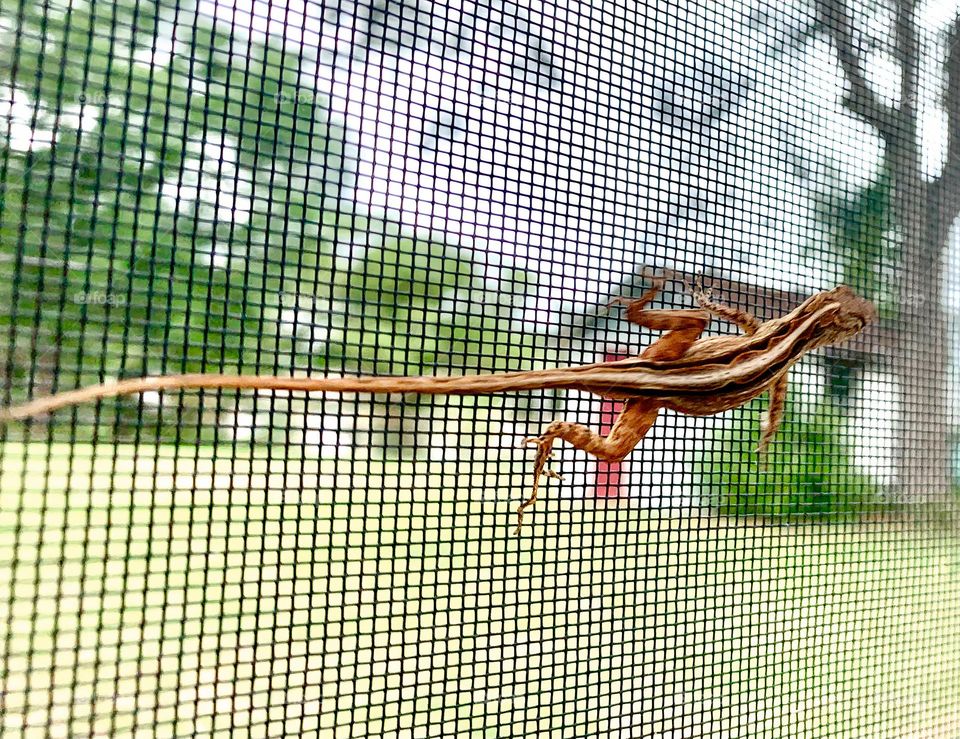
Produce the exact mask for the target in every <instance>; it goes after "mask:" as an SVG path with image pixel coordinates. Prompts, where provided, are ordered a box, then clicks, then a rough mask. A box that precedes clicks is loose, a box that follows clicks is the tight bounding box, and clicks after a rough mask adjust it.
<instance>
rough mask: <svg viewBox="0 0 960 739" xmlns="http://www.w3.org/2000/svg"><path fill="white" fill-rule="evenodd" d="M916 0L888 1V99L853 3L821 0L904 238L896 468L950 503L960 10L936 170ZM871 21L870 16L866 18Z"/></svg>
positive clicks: (914, 489) (906, 490) (915, 497)
mask: <svg viewBox="0 0 960 739" xmlns="http://www.w3.org/2000/svg"><path fill="white" fill-rule="evenodd" d="M918 5H919V3H918V1H917V0H887V2H884V3H881V6H882V9H885V10H888V11H890V13H891V16H892V33H891V36H892V43H891V45H890V53H891V54H892V55H893V56H894V58H895V59H896V62H897V65H898V67H899V70H898V71H899V79H900V83H899V88H900V89H899V95H898V97H899V99H898V100H897V101H896V102H889V101H887V100H885V99H884V98H883V97H882V96H881V94H880V93H879V92H878V91H877V90H876V89H875V88H874V87H873V86H872V85H871V83H870V81H869V78H868V72H867V64H866V56H867V53H868V48H869V46H870V44H869V43H866V42H865V41H864V38H865V36H866V34H865V32H861V30H860V27H861V26H864V27H865V26H866V23H865V22H864V23H861V24H858V22H857V21H858V19H857V18H856V17H855V16H854V14H853V12H852V10H851V7H850V5H849V4H848V2H847V1H846V0H819V1H818V3H817V12H818V21H819V26H820V28H821V29H822V30H823V31H824V32H825V33H826V34H827V36H828V37H829V39H830V40H831V42H832V44H833V47H834V49H835V51H836V55H837V59H838V62H839V65H840V68H841V69H842V71H843V75H844V77H845V79H846V83H847V89H846V93H845V95H844V98H843V105H844V107H845V108H846V109H847V110H848V111H850V112H851V113H852V114H853V115H855V116H856V117H858V118H859V119H861V120H862V121H864V122H866V123H867V124H869V125H870V126H872V127H874V128H875V129H876V131H877V134H878V136H879V137H880V140H881V141H882V142H883V147H884V152H883V157H884V160H885V162H886V164H887V167H888V168H889V172H890V179H891V186H892V188H893V196H892V198H891V200H890V202H891V204H892V220H893V225H894V226H895V228H896V230H897V236H898V244H899V270H898V285H899V293H898V299H897V301H896V308H897V311H898V315H897V328H898V329H899V332H900V336H901V339H900V341H899V346H900V350H899V351H898V352H896V353H895V355H894V356H893V357H892V358H891V359H892V362H893V368H894V371H895V373H896V376H897V379H898V392H899V398H900V417H899V424H898V429H897V434H896V438H897V444H898V448H897V452H896V462H895V463H896V471H897V487H898V489H899V491H900V494H901V495H902V496H903V497H904V498H905V499H907V500H910V501H914V502H929V503H935V504H938V505H942V504H947V503H949V502H950V500H951V497H952V496H951V484H952V479H951V458H950V457H951V455H950V448H949V441H948V440H949V436H950V431H951V429H950V422H949V413H948V396H947V394H948V387H949V383H948V370H949V361H948V353H947V351H948V335H947V321H946V317H945V315H944V310H943V300H942V297H943V296H942V283H943V279H942V278H943V269H944V250H945V248H946V245H947V239H948V236H949V233H950V229H951V226H952V225H953V222H954V221H955V220H956V218H957V216H958V215H960V16H957V18H956V19H955V20H954V22H953V23H952V25H951V28H950V29H949V31H948V32H947V34H946V43H947V54H946V59H945V62H944V79H945V86H944V89H943V95H942V100H943V107H944V111H945V113H946V120H947V136H948V144H947V152H946V159H945V162H944V164H943V167H942V169H941V171H940V173H939V175H938V176H936V177H934V178H932V179H928V178H925V176H924V174H923V172H922V169H921V142H920V138H919V128H920V124H919V113H920V105H919V94H920V92H921V85H920V62H921V53H922V51H921V49H922V47H921V34H920V29H919V27H918V20H917V12H918ZM865 20H866V19H864V21H865Z"/></svg>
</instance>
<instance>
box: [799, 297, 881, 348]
mask: <svg viewBox="0 0 960 739" xmlns="http://www.w3.org/2000/svg"><path fill="white" fill-rule="evenodd" d="M821 309H826V310H825V311H824V313H823V316H822V318H821V324H820V332H819V336H818V337H817V340H816V346H825V345H827V344H836V343H839V342H841V341H844V340H845V339H849V338H850V337H851V336H855V335H856V334H858V333H860V332H861V331H862V330H863V329H864V327H865V326H867V325H868V324H871V323H873V322H874V321H876V320H877V309H876V307H875V306H874V305H873V303H871V302H870V301H869V300H867V299H866V298H861V297H860V296H859V295H857V294H856V293H855V292H854V291H853V290H851V289H850V288H849V287H847V286H846V285H839V286H838V287H835V288H833V290H825V291H824V292H822V293H817V294H816V295H814V296H813V297H811V298H809V299H808V300H807V301H806V302H805V303H804V304H803V305H802V306H801V307H800V309H799V310H802V311H803V312H804V313H805V314H806V315H809V314H811V313H815V312H817V311H819V310H821Z"/></svg>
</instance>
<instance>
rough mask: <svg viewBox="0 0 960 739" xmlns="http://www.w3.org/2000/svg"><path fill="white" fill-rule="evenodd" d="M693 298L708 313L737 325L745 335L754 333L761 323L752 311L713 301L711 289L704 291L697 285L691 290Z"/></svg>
mask: <svg viewBox="0 0 960 739" xmlns="http://www.w3.org/2000/svg"><path fill="white" fill-rule="evenodd" d="M693 299H694V300H696V301H697V305H699V306H700V307H701V308H703V310H705V311H707V312H708V313H711V314H713V315H715V316H717V317H719V318H723V319H725V320H727V321H730V323H733V324H736V325H737V326H739V327H740V329H741V330H742V331H743V333H745V334H747V336H752V335H753V334H755V333H756V332H757V329H758V328H760V326H761V325H762V321H761V320H760V319H759V318H757V317H756V316H755V315H753V314H752V313H748V312H747V311H745V310H740V309H739V308H734V307H733V306H730V305H724V304H723V303H715V302H714V301H713V294H712V291H710V290H708V291H704V290H703V288H702V287H697V288H696V289H695V290H694V291H693Z"/></svg>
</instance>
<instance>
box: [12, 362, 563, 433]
mask: <svg viewBox="0 0 960 739" xmlns="http://www.w3.org/2000/svg"><path fill="white" fill-rule="evenodd" d="M577 384H578V383H577V382H576V375H575V374H574V375H568V374H567V373H565V372H564V371H563V370H538V371H533V372H502V373H497V374H490V375H465V376H458V377H435V376H431V375H423V376H414V377H399V376H398V377H392V376H389V375H381V376H366V377H364V376H360V377H277V376H257V375H218V374H206V373H196V374H184V375H159V376H147V377H135V378H130V379H126V380H118V381H116V382H107V383H103V384H102V385H91V386H89V387H83V388H79V389H77V390H67V391H65V392H62V393H57V394H55V395H49V396H47V397H43V398H37V399H36V400H31V401H29V402H27V403H23V404H21V405H15V406H11V407H9V408H2V409H0V423H6V422H9V421H17V420H22V419H25V418H31V417H33V416H39V415H43V414H46V413H52V412H53V411H56V410H58V409H60V408H66V407H69V406H74V405H80V404H82V403H89V402H92V401H95V400H102V399H104V398H113V397H117V396H120V395H137V394H140V393H146V392H163V391H179V390H200V389H205V388H206V389H222V390H286V391H296V392H305V393H418V394H421V395H489V394H492V393H503V392H512V391H521V390H535V389H539V388H555V387H574V386H576V385H577Z"/></svg>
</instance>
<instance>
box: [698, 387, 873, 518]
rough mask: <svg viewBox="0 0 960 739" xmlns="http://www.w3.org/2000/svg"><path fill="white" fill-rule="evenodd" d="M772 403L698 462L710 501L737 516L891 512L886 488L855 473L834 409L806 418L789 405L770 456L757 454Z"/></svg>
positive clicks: (753, 408) (759, 405) (757, 406)
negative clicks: (762, 423)
mask: <svg viewBox="0 0 960 739" xmlns="http://www.w3.org/2000/svg"><path fill="white" fill-rule="evenodd" d="M764 407H765V403H764V402H756V401H755V402H753V403H751V404H749V405H748V406H747V407H746V412H747V413H748V414H749V415H748V418H749V421H748V422H747V423H745V424H743V425H742V426H739V427H738V428H737V430H736V431H726V432H724V433H721V434H719V435H717V436H716V437H715V438H714V439H713V440H712V442H710V445H709V446H708V448H707V450H706V451H705V453H704V454H703V456H702V458H701V459H699V460H698V462H697V469H696V475H697V478H698V483H699V487H700V491H701V495H702V497H703V500H704V502H705V503H706V504H707V505H709V506H710V507H711V508H712V509H713V510H715V511H716V512H717V513H721V514H725V515H736V516H775V517H778V516H810V515H813V516H840V517H843V516H855V515H863V514H867V513H874V512H878V511H879V510H882V509H883V508H884V506H883V503H882V496H881V492H880V489H879V487H878V486H877V485H876V484H875V483H874V482H872V481H871V480H870V478H869V477H867V476H866V475H864V474H860V473H857V472H855V471H854V470H853V467H852V464H851V452H850V447H849V445H848V443H847V440H846V436H845V433H844V430H843V428H842V425H843V416H842V414H840V413H839V412H838V411H837V410H836V409H835V408H832V407H831V406H830V405H829V403H827V402H822V403H821V404H820V405H819V407H818V408H817V410H816V411H815V412H814V413H812V414H810V415H806V414H802V413H800V412H799V411H798V410H797V409H796V408H795V407H793V406H788V408H787V413H786V416H785V418H784V422H783V425H782V426H781V427H780V430H779V432H778V434H777V436H776V438H775V439H774V441H773V443H772V444H771V446H770V447H769V449H768V450H767V452H766V454H765V455H764V457H763V458H762V459H761V457H760V456H759V455H758V454H757V452H756V451H755V450H756V446H757V442H758V440H759V439H760V416H761V412H762V409H763V408H764Z"/></svg>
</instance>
